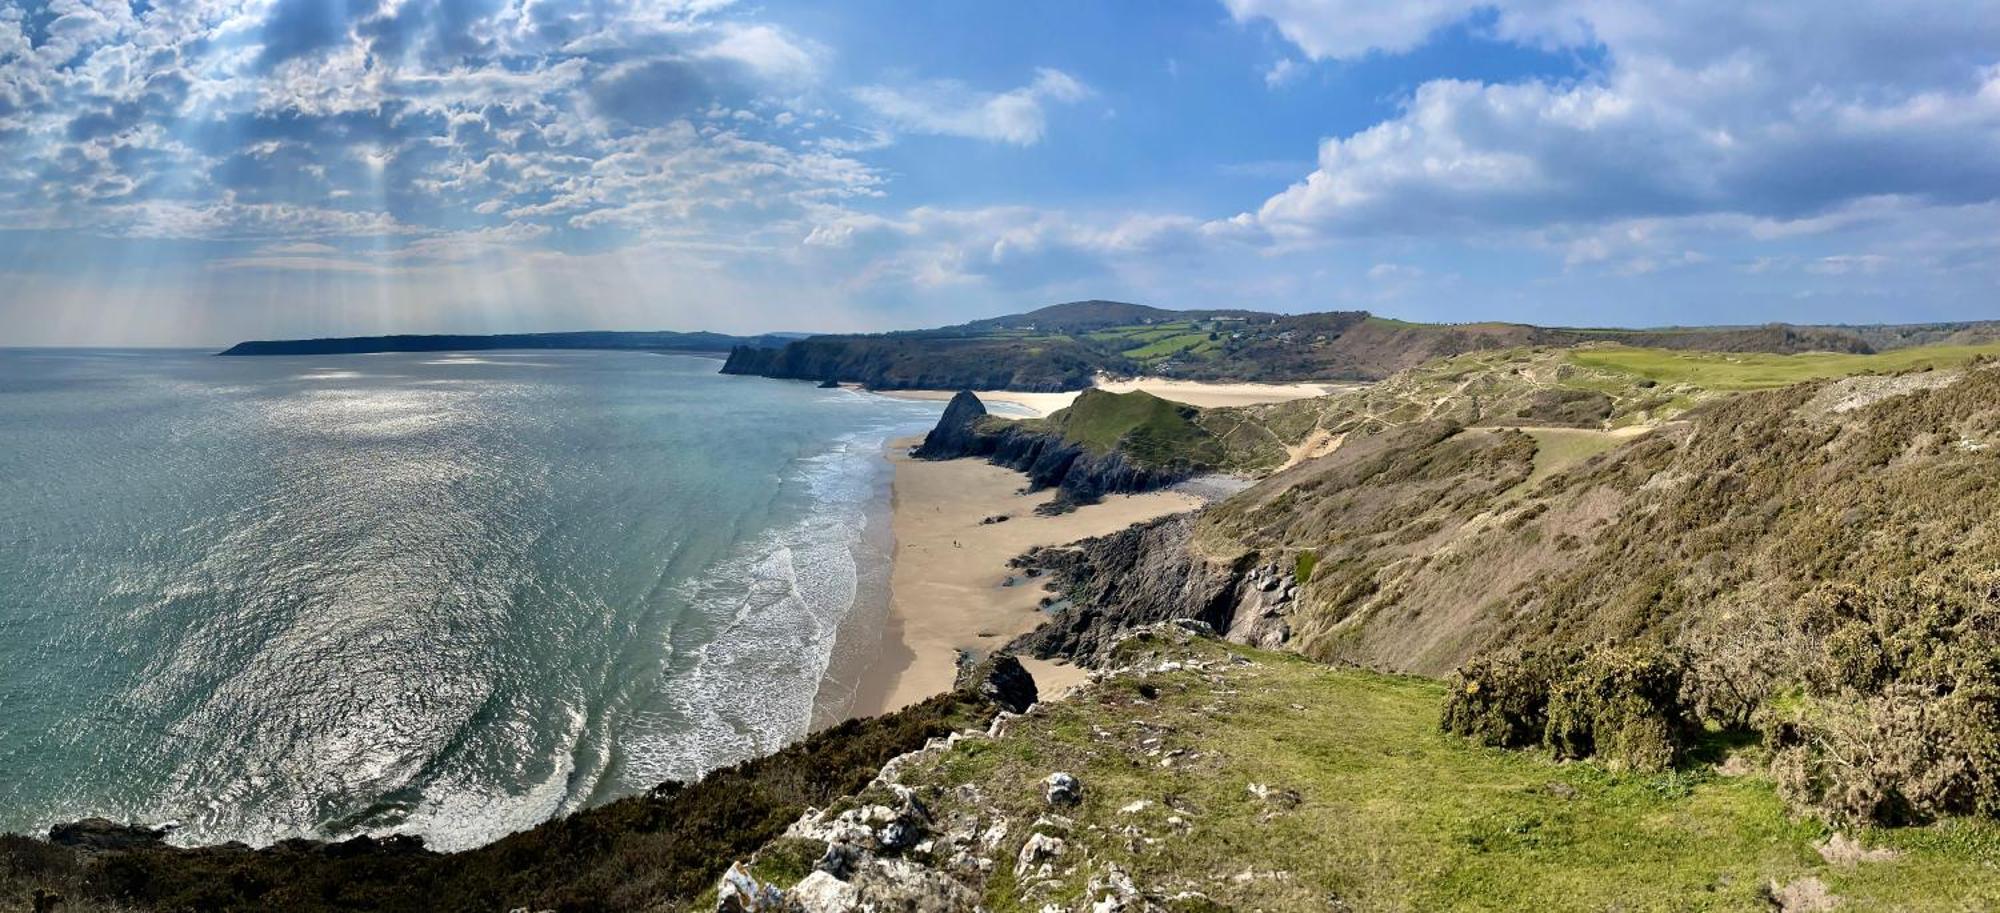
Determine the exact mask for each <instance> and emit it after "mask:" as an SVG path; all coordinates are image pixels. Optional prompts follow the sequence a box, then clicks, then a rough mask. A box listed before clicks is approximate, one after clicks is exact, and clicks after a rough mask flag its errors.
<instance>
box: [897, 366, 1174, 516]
mask: <svg viewBox="0 0 2000 913" xmlns="http://www.w3.org/2000/svg"><path fill="white" fill-rule="evenodd" d="M1125 395H1126V396H1139V395H1144V394H1125ZM1117 396H1118V395H1117V394H1109V393H1098V394H1092V398H1093V401H1094V400H1096V399H1098V398H1104V397H1113V398H1115V397H1117ZM1079 401H1080V402H1081V401H1082V399H1081V398H1079ZM1076 408H1077V407H1074V406H1073V407H1071V409H1070V410H1064V411H1063V412H1058V413H1057V414H1056V415H1055V416H1051V418H1050V420H1049V422H1053V424H1050V423H1048V422H1033V421H1028V422H1017V421H1009V420H1006V419H1002V418H998V417H996V416H992V415H988V414H987V412H986V406H985V404H983V403H981V402H980V401H979V397H978V396H977V395H975V394H974V393H972V392H971V391H969V390H961V391H959V393H958V394H957V395H956V396H953V397H952V399H951V403H950V404H949V405H947V406H946V407H945V411H944V415H942V416H940V417H939V418H938V423H937V425H936V427H934V428H932V429H931V432H930V434H928V435H926V436H925V438H924V442H923V444H922V445H921V446H919V447H918V448H917V449H916V450H915V451H913V455H914V456H916V457H918V458H920V459H927V460H952V459H961V458H964V457H977V458H980V459H985V460H987V461H989V462H992V463H993V464H994V465H997V466H1005V467H1007V468H1009V469H1013V470H1016V471H1019V472H1020V473H1022V474H1024V475H1026V476H1027V477H1028V487H1029V489H1030V490H1034V491H1039V490H1042V489H1045V488H1054V489H1056V490H1057V491H1058V493H1059V494H1058V496H1057V498H1056V500H1055V501H1053V502H1051V503H1050V504H1049V505H1047V506H1045V507H1044V508H1043V510H1045V511H1055V512H1060V511H1064V510H1068V509H1070V508H1073V507H1075V506H1076V505H1079V504H1089V503H1091V502H1093V501H1097V500H1100V499H1101V498H1103V497H1104V496H1105V495H1108V494H1131V493H1136V492H1143V491H1153V490H1156V489H1160V488H1165V487H1167V486H1169V485H1172V484H1174V483H1176V482H1181V481H1184V480H1186V479H1188V478H1189V477H1191V476H1193V475H1196V474H1197V473H1199V472H1201V471H1202V470H1204V469H1207V468H1210V467H1209V466H1207V465H1206V464H1204V463H1201V462H1196V461H1191V460H1177V461H1175V462H1172V463H1168V464H1165V465H1145V464H1142V463H1141V462H1140V461H1139V460H1138V459H1137V458H1135V457H1133V456H1131V455H1129V454H1128V453H1127V452H1126V451H1125V450H1124V449H1122V448H1119V449H1109V450H1101V449H1097V448H1093V447H1091V446H1090V444H1089V443H1088V442H1087V441H1084V440H1077V439H1073V438H1072V437H1071V436H1070V435H1068V434H1066V430H1067V429H1068V428H1069V427H1070V426H1069V425H1067V424H1065V423H1063V422H1062V421H1060V419H1065V418H1067V416H1066V415H1065V413H1068V412H1070V411H1072V410H1074V409H1076ZM1085 408H1086V409H1088V408H1089V407H1088V406H1085Z"/></svg>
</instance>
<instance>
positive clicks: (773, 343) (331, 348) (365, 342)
mask: <svg viewBox="0 0 2000 913" xmlns="http://www.w3.org/2000/svg"><path fill="white" fill-rule="evenodd" d="M803 337H804V334H800V333H765V334H762V335H758V336H730V335H727V334H723V333H705V332H696V333H676V332H671V331H637V332H624V331H597V330H589V331H582V332H573V333H497V334H490V335H478V334H445V335H428V336H419V335H409V334H403V335H395V336H340V337H328V338H322V339H260V340H250V341H248V342H239V343H237V344H235V345H233V346H230V347H229V348H227V349H225V350H223V351H221V352H218V353H216V354H218V355H371V354H376V353H381V352H473V351H493V350H496V349H606V350H615V351H641V352H644V351H671V352H697V353H704V354H711V353H712V354H717V355H722V354H727V353H728V352H730V351H731V350H733V349H736V348H739V347H748V348H777V347H780V346H783V345H785V344H786V343H788V342H791V341H793V340H795V339H801V338H803Z"/></svg>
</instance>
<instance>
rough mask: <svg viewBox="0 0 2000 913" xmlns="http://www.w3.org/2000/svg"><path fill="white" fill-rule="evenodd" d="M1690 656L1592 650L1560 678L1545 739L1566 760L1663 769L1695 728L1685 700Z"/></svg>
mask: <svg viewBox="0 0 2000 913" xmlns="http://www.w3.org/2000/svg"><path fill="white" fill-rule="evenodd" d="M1686 673H1687V659H1686V657H1685V656H1683V655H1682V654H1681V653H1680V652H1679V651H1676V650H1669V649H1665V648H1660V647H1652V646H1622V647H1606V648H1602V649H1597V650H1593V651H1591V652H1590V653H1589V654H1587V655H1586V656H1585V657H1584V660H1583V661H1582V662H1581V663H1578V664H1577V665H1576V666H1575V667H1573V671H1572V672H1571V673H1570V674H1568V675H1566V676H1562V677H1560V678H1558V679H1557V680H1556V682H1555V684H1554V686H1553V687H1552V688H1551V690H1550V693H1549V701H1548V725H1547V729H1546V730H1545V733H1544V735H1543V741H1544V742H1545V743H1546V744H1547V745H1548V746H1549V747H1550V748H1552V749H1554V750H1555V753H1556V756H1557V757H1561V758H1587V757H1593V756H1595V757H1598V758H1601V759H1603V760H1604V761H1605V762H1606V763H1607V764H1610V765H1611V766H1613V767H1627V768H1630V769H1633V770H1641V771H1648V772H1652V771H1662V770H1667V769H1669V768H1672V767H1673V766H1674V764H1675V763H1677V762H1678V761H1679V760H1680V756H1681V751H1682V749H1683V748H1684V747H1685V746H1686V744H1687V734H1688V733H1689V732H1690V731H1691V730H1692V729H1693V723H1692V720H1691V717H1690V714H1689V713H1688V711H1687V708H1686V706H1685V705H1684V704H1683V703H1682V701H1681V684H1682V680H1683V679H1684V678H1685V677H1686Z"/></svg>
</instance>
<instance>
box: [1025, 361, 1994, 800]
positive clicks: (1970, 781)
mask: <svg viewBox="0 0 2000 913" xmlns="http://www.w3.org/2000/svg"><path fill="white" fill-rule="evenodd" d="M1877 357H1881V356H1877ZM1752 375H1754V370H1753V371H1752ZM1996 445H2000V368H1995V367H1991V366H1987V365H1984V364H1981V363H1978V362H1968V363H1966V364H1965V365H1964V366H1961V367H1955V368H1936V369H1932V370H1922V371H1914V372H1911V373H1906V374H1901V375H1887V376H1880V375H1878V376H1854V377H1848V378H1844V379H1838V380H1816V381H1808V382H1805V383H1801V384H1797V385H1793V386H1787V387H1779V388H1774V389H1765V390H1757V391H1751V392H1743V393H1736V394H1733V395H1716V396H1714V397H1712V398H1710V399H1707V400H1706V401H1703V402H1700V403H1698V404H1697V405H1695V406H1694V407H1693V408H1692V409H1691V410H1689V411H1687V412H1686V413H1685V414H1683V415H1681V417H1680V418H1679V419H1677V420H1675V421H1671V422H1666V423H1663V424H1659V425H1656V426H1654V427H1653V428H1652V430H1650V431H1645V432H1644V433H1639V434H1636V435H1625V436H1621V435H1619V434H1615V433H1612V432H1607V431H1601V430H1586V429H1578V430H1568V429H1555V428H1535V427H1525V426H1519V425H1512V424H1508V423H1505V422H1501V423H1496V424H1493V425H1488V426H1480V427H1474V426H1468V425H1465V424H1462V423H1459V422H1456V421H1453V420H1452V419H1451V418H1450V417H1449V416H1448V415H1446V416H1442V417H1431V416H1421V415H1418V416H1412V417H1411V420H1410V421H1407V422H1403V423H1388V422H1378V423H1372V424H1368V425H1367V426H1365V427H1364V426H1356V427H1354V428H1352V429H1350V432H1349V434H1348V435H1347V437H1346V438H1345V440H1344V441H1343V442H1341V443H1340V444H1339V446H1338V447H1337V448H1335V449H1333V450H1332V452H1331V453H1330V454H1328V455H1326V456H1323V457H1319V458H1316V459H1311V460H1307V461H1305V462H1302V463H1299V464H1298V465H1295V466H1293V467H1291V468H1289V469H1286V470H1284V471H1281V472H1278V473H1276V474H1274V475H1272V476H1270V477H1269V478H1268V479H1266V480H1264V481H1263V482H1261V483H1259V484H1258V485H1256V486H1254V487H1252V488H1251V489H1249V490H1247V491H1245V492H1243V493H1241V494H1239V495H1237V496H1235V497H1232V498H1230V499H1228V500H1227V501H1224V502H1222V503H1221V504H1218V505H1216V506H1214V507H1212V508H1210V509H1208V510H1206V511H1204V512H1202V513H1201V514H1200V515H1198V517H1196V518H1195V519H1192V520H1189V519H1185V518H1182V519H1175V520H1169V521H1162V522H1159V523H1156V524H1153V525H1151V526H1147V527H1140V528H1135V529H1133V530H1128V531H1126V532H1124V533H1120V534H1117V535H1114V536H1111V537H1106V538H1105V539H1102V540H1096V541H1093V542H1091V543H1087V544H1085V545H1083V546H1081V547H1079V548H1074V549H1057V550H1048V551H1046V552H1044V553H1038V554H1037V555H1033V556H1030V557H1029V558H1028V559H1026V561H1025V562H1024V563H1026V564H1027V565H1029V566H1031V567H1038V568H1041V569H1042V570H1044V571H1047V572H1050V573H1053V574H1054V575H1055V576H1056V577H1057V579H1059V580H1060V581H1062V586H1063V587H1064V588H1065V596H1066V598H1067V600H1068V603H1069V604H1070V605H1071V606H1072V608H1071V609H1069V610H1067V611H1066V612H1065V613H1064V614H1061V615H1058V617H1057V618H1056V619H1055V623H1054V624H1052V625H1050V626H1048V627H1045V628H1043V629H1042V630H1041V631H1039V632H1037V633H1035V634H1033V635H1030V636H1029V637H1028V638H1027V640H1026V641H1024V643H1023V646H1024V647H1025V648H1028V649H1032V650H1035V651H1036V652H1038V653H1042V654H1049V655H1078V656H1084V657H1088V656H1092V655H1096V654H1098V653H1100V652H1101V651H1102V650H1103V649H1104V647H1105V645H1106V644H1107V643H1109V642H1111V641H1112V640H1114V639H1115V637H1116V631H1117V630H1119V629H1122V628H1129V627H1132V626H1135V625H1141V624H1146V623H1151V622H1154V621H1158V620H1161V619H1164V618H1174V617H1183V616H1185V617H1194V618H1200V619H1203V620H1205V621H1207V622H1209V623H1211V624H1213V625H1215V626H1216V627H1217V628H1218V629H1219V630H1224V631H1226V632H1228V633H1229V634H1230V636H1231V637H1232V638H1235V639H1238V640H1242V641H1245V642H1250V643H1257V644H1262V645H1265V646H1284V647H1286V648H1288V649H1292V650H1296V651H1298V652H1300V653H1302V654H1304V655H1306V656H1308V657H1311V658H1314V659H1319V660H1323V661H1330V662H1338V663H1358V664H1362V665H1365V666H1369V667H1371V668H1377V669H1383V670H1387V671H1398V672H1411V673H1419V674H1425V675H1431V676H1442V675H1446V674H1448V673H1452V672H1453V671H1454V670H1460V671H1461V673H1463V674H1466V675H1468V676H1471V677H1472V678H1471V681H1472V682H1477V683H1481V684H1479V685H1478V686H1477V687H1478V688H1484V689H1487V690H1484V691H1479V690H1477V689H1475V691H1473V692H1467V693H1477V694H1487V695H1492V694H1496V693H1499V694H1509V695H1512V694H1518V695H1519V700H1520V703H1519V706H1518V708H1517V710H1518V712H1519V713H1523V714H1526V716H1523V717H1521V718H1520V720H1518V721H1517V722H1518V724H1519V726H1520V727H1522V728H1521V729H1519V730H1518V731H1516V730H1513V729H1507V730H1505V731H1502V732H1500V733H1499V734H1498V735H1496V736H1494V737H1495V738H1499V739H1501V740H1502V741H1503V742H1507V743H1510V744H1511V743H1513V741H1514V740H1516V739H1519V740H1525V741H1526V742H1528V743H1532V744H1540V743H1542V742H1543V739H1544V731H1543V729H1542V728H1541V727H1543V726H1544V725H1546V726H1548V727H1550V728H1549V733H1550V734H1549V735H1547V738H1548V739H1550V740H1551V742H1550V744H1552V745H1558V746H1559V750H1569V751H1579V750H1580V751H1583V752H1584V753H1589V752H1590V751H1591V750H1592V749H1590V748H1589V747H1588V743H1587V742H1586V743H1584V747H1583V748H1575V747H1569V748H1561V747H1560V746H1561V745H1562V744H1563V743H1561V742H1559V741H1555V740H1556V736H1555V735H1554V734H1553V732H1554V728H1553V727H1554V726H1555V711H1554V709H1553V706H1554V705H1553V704H1551V703H1549V702H1551V701H1553V700H1555V695H1556V694H1558V693H1559V692H1560V690H1561V688H1562V687H1567V686H1563V685H1561V682H1562V681H1563V677H1564V676H1566V675H1569V674H1570V673H1571V671H1573V670H1575V669H1579V668H1591V666H1590V663H1591V660H1589V657H1590V656H1592V655H1595V654H1596V653H1598V652H1599V651H1603V650H1606V649H1610V648H1613V647H1616V648H1619V649H1632V650H1641V651H1645V650H1652V651H1664V652H1658V653H1657V656H1658V657H1659V659H1657V662H1656V661H1655V660H1651V659H1647V660H1643V661H1642V660H1638V659H1631V656H1634V655H1639V654H1632V655H1625V654H1620V655H1621V656H1625V657H1626V659H1627V660H1630V661H1631V662H1634V663H1638V665H1637V666H1635V667H1633V668H1640V669H1646V668H1651V669H1656V670H1658V675H1659V676H1661V677H1660V678H1658V679H1656V681H1659V682H1662V683H1667V682H1671V683H1672V684H1671V685H1666V684H1662V685H1661V686H1660V687H1661V688H1663V689H1664V690H1663V691H1659V692H1656V693H1655V696H1654V697H1651V698H1645V699H1643V700H1642V701H1641V706H1654V707H1655V709H1656V710H1657V712H1658V714H1661V715H1660V716H1658V717H1657V722H1658V724H1659V725H1660V726H1661V727H1663V729H1662V731H1661V734H1659V738H1661V739H1664V740H1666V744H1664V745H1663V746H1662V747H1663V750H1664V751H1665V754H1663V755H1660V756H1658V757H1656V758H1655V759H1654V760H1653V761H1650V762H1647V763H1654V764H1657V763H1670V761H1669V760H1666V759H1671V757H1672V756H1673V754H1674V752H1676V751H1677V750H1678V749H1676V748H1675V747H1674V745H1673V741H1674V739H1675V738H1678V737H1676V736H1673V735H1672V733H1673V732H1676V731H1679V728H1680V727H1682V726H1684V725H1687V723H1686V721H1688V720H1699V721H1701V722H1703V723H1705V724H1707V725H1710V726H1718V727H1726V728H1735V729H1738V730H1745V731H1752V732H1754V733H1755V734H1756V737H1757V738H1759V739H1761V741H1762V745H1763V747H1764V750H1765V751H1766V752H1768V754H1766V755H1765V756H1764V757H1765V758H1766V762H1767V763H1769V764H1770V765H1771V770H1772V771H1773V774H1774V776H1777V777H1778V779H1779V781H1780V782H1781V784H1782V785H1783V787H1784V789H1785V791H1786V794H1787V796H1788V798H1790V799H1792V800H1794V801H1796V802H1797V803H1799V804H1800V805H1803V806H1807V807H1811V808H1815V809H1818V810H1819V811H1820V812H1822V813H1824V814H1827V815H1829V816H1833V817H1834V818H1836V819H1846V820H1863V821H1881V822H1888V823H1909V822H1922V821H1929V820H1935V819H1938V818H1941V817H1949V816H1953V815H1985V816H1995V815H2000V735H1997V734H1996V733H2000V640H1996V636H2000V635H1995V634H1994V633H1993V632H1995V631H2000V583H1996V582H1995V580H1994V577H1993V571H1992V569H1993V568H1994V567H1996V566H2000V522H1996V519H1995V517H1994V515H1993V514H1992V512H1991V511H1989V510H1986V509H1985V505H1987V504H1990V503H1992V502H1993V500H1994V499H1995V498H1996V497H2000V468H1996V464H1995V463H1994V461H1993V459H1992V456H1991V454H1992V452H1993V450H1994V448H1995V447H1996ZM1647 655H1653V654H1647ZM1536 657H1544V658H1546V659H1537V658H1536ZM1621 661H1624V660H1621ZM1466 670H1473V671H1466ZM1480 670H1484V671H1480ZM1620 674H1622V673H1620ZM1646 674H1647V675H1652V674H1653V673H1650V672H1649V673H1646ZM1643 680H1645V679H1644V678H1643V677H1642V678H1641V679H1638V681H1643ZM1631 686H1633V685H1632V684H1631V683H1630V682H1628V683H1627V684H1626V685H1605V686H1603V687H1604V688H1607V689H1609V690H1608V691H1607V692H1605V693H1609V694H1612V695H1620V694H1624V693H1625V692H1624V691H1623V690H1622V689H1624V688H1626V687H1631ZM1580 687H1590V688H1596V687H1598V686H1595V685H1589V686H1580ZM1648 687H1651V686H1648ZM1662 695H1664V696H1662ZM1621 699H1623V698H1621ZM1634 699H1635V700H1638V698H1634ZM1482 700H1485V699H1484V698H1482ZM1645 701H1659V702H1663V703H1659V704H1657V706H1656V705H1654V704H1647V703H1645ZM1683 701H1685V703H1684V704H1683V703H1682V702H1683ZM1536 708H1547V709H1546V713H1547V714H1548V715H1547V717H1546V718H1545V717H1542V716H1538V715H1537V714H1541V713H1543V712H1544V710H1542V709H1536ZM1488 710H1490V711H1491V712H1496V713H1498V712H1503V711H1502V710H1494V709H1492V708H1490V707H1489V708H1488V709H1487V710H1481V711H1479V712H1482V713H1483V712H1488ZM1504 712H1505V713H1509V714H1511V713H1515V712H1516V710H1507V711H1504ZM1653 713H1654V710H1647V711H1645V712H1643V713H1641V716H1649V715H1650V714H1653ZM1649 718H1652V717H1650V716H1649ZM1510 725H1513V724H1510ZM1649 725H1650V724H1649ZM1861 759H1865V760H1861Z"/></svg>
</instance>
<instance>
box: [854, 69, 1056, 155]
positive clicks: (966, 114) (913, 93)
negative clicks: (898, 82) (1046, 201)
mask: <svg viewBox="0 0 2000 913" xmlns="http://www.w3.org/2000/svg"><path fill="white" fill-rule="evenodd" d="M1090 94H1091V91H1090V89H1089V87H1087V86H1085V85H1084V84H1083V83H1081V82H1079V81H1077V80H1076V78H1075V77H1072V76H1070V75H1069V74H1067V73H1064V72H1063V71H1061V70H1055V69H1048V68H1043V69H1039V70H1036V71H1035V79H1034V81H1033V82H1030V83H1029V84H1027V85H1025V86H1022V87H1020V88H1017V89H1011V90H1008V91H1006V92H999V93H982V92H977V91H974V90H972V89H970V88H968V87H967V86H965V85H964V84H963V83H958V82H953V81H935V82H929V83H921V84H916V85H910V86H903V87H890V86H879V85H878V86H864V87H862V88H859V89H856V90H855V91H854V97H855V98H856V99H857V100H859V101H860V102H861V103H862V104H864V105H867V106H868V107H869V108H870V109H872V110H873V111H874V112H875V113H876V114H879V115H881V116H882V117H883V118H885V119H887V120H888V121H889V122H890V123H891V124H892V125H894V126H895V127H897V128H899V129H903V130H907V131H910V132H913V133H933V134H939V135H943V136H962V137H966V138H968V139H980V140H988V141H991V142H1002V143H1013V144H1015V145H1017V146H1032V145H1034V144H1036V143H1039V142H1041V140H1042V136H1043V134H1044V133H1045V132H1046V131H1047V129H1048V115H1047V113H1046V112H1045V110H1044V105H1045V104H1046V103H1064V104H1067V103H1074V102H1078V101H1082V100H1083V99H1085V98H1088V97H1089V96H1090Z"/></svg>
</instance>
